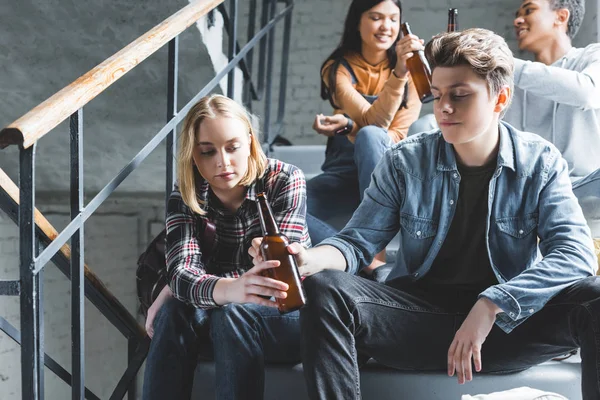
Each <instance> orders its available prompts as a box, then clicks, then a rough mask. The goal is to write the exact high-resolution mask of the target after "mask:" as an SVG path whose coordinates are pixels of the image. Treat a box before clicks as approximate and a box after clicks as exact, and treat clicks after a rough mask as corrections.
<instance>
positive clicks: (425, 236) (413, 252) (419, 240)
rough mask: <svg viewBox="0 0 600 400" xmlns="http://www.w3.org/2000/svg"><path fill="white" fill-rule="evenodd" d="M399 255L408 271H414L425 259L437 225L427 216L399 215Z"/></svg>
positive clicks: (435, 233)
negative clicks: (400, 235) (400, 236)
mask: <svg viewBox="0 0 600 400" xmlns="http://www.w3.org/2000/svg"><path fill="white" fill-rule="evenodd" d="M400 226H401V234H402V238H401V243H402V247H401V257H402V258H404V261H405V264H406V268H407V270H408V271H409V272H413V271H416V270H417V269H418V268H419V267H420V266H421V265H422V264H423V262H424V261H425V257H426V256H427V254H428V253H429V250H430V249H431V245H432V243H433V240H434V239H435V236H436V235H437V231H438V225H437V223H436V222H435V221H434V220H432V219H429V218H422V217H417V216H414V215H410V214H401V215H400Z"/></svg>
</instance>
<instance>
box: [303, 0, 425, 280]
mask: <svg viewBox="0 0 600 400" xmlns="http://www.w3.org/2000/svg"><path fill="white" fill-rule="evenodd" d="M401 17H402V5H401V3H400V1H399V0H354V1H353V2H352V4H351V5H350V9H349V10H348V15H347V16H346V22H345V24H344V33H343V35H342V40H341V42H340V45H339V46H338V47H337V48H336V49H335V51H334V52H333V53H331V55H330V56H329V57H327V59H326V60H325V62H324V63H323V65H322V66H321V97H322V98H323V99H324V100H329V102H330V103H331V105H332V107H333V108H334V115H333V116H324V115H322V114H319V115H317V116H316V118H315V121H314V124H313V129H314V130H315V131H317V132H318V133H320V134H322V135H325V136H327V137H328V139H327V150H326V154H325V162H324V163H323V166H322V167H321V168H322V170H323V173H322V174H320V175H318V176H316V177H315V178H313V179H311V180H310V181H309V182H307V184H308V188H307V189H308V213H309V214H310V215H309V216H308V218H307V220H308V228H309V232H310V235H311V238H312V241H313V243H319V242H320V241H321V240H323V239H325V238H326V237H329V236H331V235H332V234H334V233H335V232H337V230H335V229H334V228H333V227H332V226H330V225H329V224H328V223H326V222H324V221H331V222H334V223H335V222H336V221H337V222H338V223H339V221H340V219H341V218H345V217H347V216H348V215H351V214H352V213H353V212H354V210H355V209H356V207H357V206H358V204H359V203H360V200H361V199H362V196H363V193H364V191H365V189H366V188H367V187H368V186H369V183H370V181H371V173H372V172H373V169H374V168H375V165H376V164H377V162H378V161H379V160H380V159H381V157H382V156H383V153H384V152H385V151H386V150H387V149H388V148H389V146H390V145H391V144H392V143H395V142H398V141H400V140H402V139H404V137H406V133H407V131H408V128H409V126H410V125H411V124H412V123H413V122H414V121H415V120H416V119H417V118H418V117H419V112H420V111H421V103H420V101H419V98H418V95H417V91H416V89H415V86H414V84H413V82H412V79H411V78H410V75H409V73H408V70H407V67H406V60H407V59H408V58H410V57H411V56H412V54H413V53H412V52H413V51H417V50H422V49H423V41H422V40H421V39H419V38H418V37H416V36H414V35H411V36H407V37H403V38H401V39H400V38H399V32H400V20H401ZM383 263H385V254H384V252H382V253H381V254H378V255H377V256H376V257H375V260H374V261H373V263H372V264H371V267H372V268H374V267H377V266H379V265H381V264H383ZM367 273H368V271H367Z"/></svg>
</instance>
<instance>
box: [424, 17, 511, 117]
mask: <svg viewBox="0 0 600 400" xmlns="http://www.w3.org/2000/svg"><path fill="white" fill-rule="evenodd" d="M425 55H426V57H427V60H428V61H429V65H430V66H431V71H433V70H434V69H435V68H436V67H455V66H459V65H468V66H470V67H471V68H473V72H475V73H476V74H477V75H479V76H480V77H481V78H483V79H485V81H486V82H487V84H488V89H489V91H490V94H491V95H493V96H495V95H497V94H498V93H500V90H501V89H502V88H503V87H504V86H508V87H510V92H511V93H512V91H513V87H514V80H513V74H514V69H515V65H514V64H515V63H514V58H513V54H512V52H511V51H510V49H509V48H508V45H507V44H506V42H505V41H504V39H503V38H502V37H501V36H498V35H496V34H495V33H494V32H492V31H489V30H487V29H481V28H473V29H466V30H464V31H460V32H449V33H440V34H439V35H436V36H434V37H433V39H431V40H430V41H429V43H427V45H426V46H425ZM509 104H510V99H509ZM506 109H508V107H506V108H505V110H506Z"/></svg>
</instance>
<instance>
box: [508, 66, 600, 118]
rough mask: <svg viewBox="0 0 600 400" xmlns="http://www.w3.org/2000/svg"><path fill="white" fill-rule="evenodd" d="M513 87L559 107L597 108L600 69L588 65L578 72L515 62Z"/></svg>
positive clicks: (599, 98)
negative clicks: (561, 105)
mask: <svg viewBox="0 0 600 400" xmlns="http://www.w3.org/2000/svg"><path fill="white" fill-rule="evenodd" d="M515 85H516V86H517V87H519V88H521V89H523V90H526V91H527V92H528V93H531V94H533V95H535V96H539V97H543V98H545V99H548V100H552V101H555V102H557V103H559V104H566V105H569V106H572V107H579V108H583V109H593V108H600V66H596V65H592V66H590V67H588V68H586V69H584V70H583V71H581V72H578V71H571V70H568V69H565V68H560V67H554V66H548V65H545V64H542V63H540V62H530V61H524V60H520V59H515Z"/></svg>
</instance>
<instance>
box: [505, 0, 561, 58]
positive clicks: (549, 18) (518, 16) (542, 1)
mask: <svg viewBox="0 0 600 400" xmlns="http://www.w3.org/2000/svg"><path fill="white" fill-rule="evenodd" d="M557 18H558V10H552V9H551V8H550V3H549V2H548V0H523V2H522V3H521V6H520V7H519V9H518V10H517V12H516V13H515V20H514V22H513V25H514V27H515V34H516V36H517V41H518V44H519V49H520V50H526V51H532V52H535V50H536V48H537V47H540V46H545V43H546V41H547V39H548V38H552V37H553V35H554V34H555V33H556V22H557ZM565 28H566V24H565V26H564V28H563V30H564V29H565ZM565 32H566V30H565Z"/></svg>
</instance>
